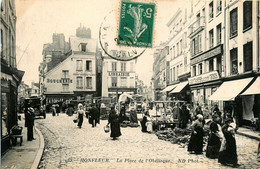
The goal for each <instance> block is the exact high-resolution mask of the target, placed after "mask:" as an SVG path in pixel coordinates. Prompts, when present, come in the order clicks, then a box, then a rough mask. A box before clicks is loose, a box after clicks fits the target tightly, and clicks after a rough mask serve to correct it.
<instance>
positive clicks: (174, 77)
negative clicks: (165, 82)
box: [172, 67, 176, 81]
mask: <svg viewBox="0 0 260 169" xmlns="http://www.w3.org/2000/svg"><path fill="white" fill-rule="evenodd" d="M172 75H173V81H175V79H176V78H175V77H176V76H175V67H174V68H173V73H172Z"/></svg>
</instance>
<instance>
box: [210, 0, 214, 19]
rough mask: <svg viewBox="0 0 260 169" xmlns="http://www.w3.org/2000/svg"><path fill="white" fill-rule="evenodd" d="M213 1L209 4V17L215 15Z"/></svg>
mask: <svg viewBox="0 0 260 169" xmlns="http://www.w3.org/2000/svg"><path fill="white" fill-rule="evenodd" d="M213 9H214V8H213V1H212V2H211V3H210V4H209V19H212V18H213V16H214V12H213V11H214V10H213Z"/></svg>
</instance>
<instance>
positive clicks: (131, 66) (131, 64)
mask: <svg viewBox="0 0 260 169" xmlns="http://www.w3.org/2000/svg"><path fill="white" fill-rule="evenodd" d="M130 71H134V62H130Z"/></svg>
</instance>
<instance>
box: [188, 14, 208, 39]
mask: <svg viewBox="0 0 260 169" xmlns="http://www.w3.org/2000/svg"><path fill="white" fill-rule="evenodd" d="M204 27H205V16H201V17H200V18H198V19H197V20H196V21H195V22H193V23H192V24H191V25H190V26H189V37H190V38H191V37H193V36H194V35H196V34H197V33H198V32H200V31H202V30H203V29H204Z"/></svg>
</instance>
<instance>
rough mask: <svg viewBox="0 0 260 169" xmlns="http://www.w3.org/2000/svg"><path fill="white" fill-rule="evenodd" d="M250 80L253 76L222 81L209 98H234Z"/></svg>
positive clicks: (225, 99) (226, 99) (224, 99)
mask: <svg viewBox="0 0 260 169" xmlns="http://www.w3.org/2000/svg"><path fill="white" fill-rule="evenodd" d="M252 80H253V77H251V78H245V79H239V80H232V81H228V82H224V83H222V85H221V86H220V87H219V88H218V89H217V91H216V92H215V93H213V94H212V95H211V96H210V97H209V100H223V101H228V100H234V99H235V97H236V96H237V95H239V94H240V93H241V92H242V90H244V89H245V88H246V86H247V85H248V84H249V83H250V82H251V81H252Z"/></svg>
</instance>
